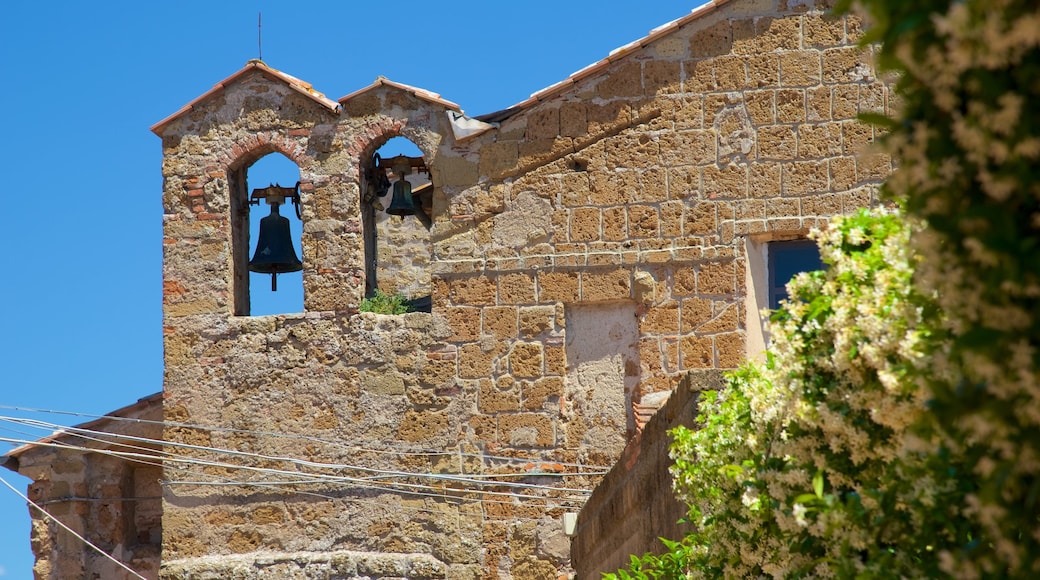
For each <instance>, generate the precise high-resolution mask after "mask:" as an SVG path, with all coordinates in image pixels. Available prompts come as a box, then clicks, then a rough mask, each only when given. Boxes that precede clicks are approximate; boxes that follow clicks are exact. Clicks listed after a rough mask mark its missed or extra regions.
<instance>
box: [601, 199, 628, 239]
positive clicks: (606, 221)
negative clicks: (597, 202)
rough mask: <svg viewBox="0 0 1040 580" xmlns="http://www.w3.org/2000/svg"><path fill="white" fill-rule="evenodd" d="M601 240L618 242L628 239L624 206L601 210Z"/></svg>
mask: <svg viewBox="0 0 1040 580" xmlns="http://www.w3.org/2000/svg"><path fill="white" fill-rule="evenodd" d="M603 239H604V240H606V241H609V242H620V241H623V240H627V239H628V221H627V212H626V211H625V206H623V205H621V206H616V207H608V208H607V209H604V210H603Z"/></svg>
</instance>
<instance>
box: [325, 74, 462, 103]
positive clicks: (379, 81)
mask: <svg viewBox="0 0 1040 580" xmlns="http://www.w3.org/2000/svg"><path fill="white" fill-rule="evenodd" d="M383 86H386V87H393V88H396V89H400V90H402V91H406V92H409V93H411V94H413V95H415V96H416V97H418V98H420V99H423V100H425V101H429V102H431V103H436V104H438V105H443V106H445V107H447V108H449V109H454V110H456V111H461V110H462V108H461V107H460V106H459V105H458V104H456V103H453V102H451V101H449V100H446V99H444V98H442V97H441V96H440V94H439V93H435V92H433V91H428V90H426V89H421V88H419V87H413V86H412V85H406V84H404V83H399V82H396V81H392V80H390V79H388V78H386V77H384V76H382V75H380V76H378V77H376V80H375V82H373V83H372V84H370V85H368V86H367V87H363V88H360V89H358V90H356V91H354V92H352V93H350V94H349V95H346V96H345V97H342V98H340V99H339V104H341V105H342V104H344V103H346V102H347V101H349V100H350V99H353V98H354V97H356V96H358V95H360V94H362V93H366V92H368V91H371V90H373V89H377V88H379V87H383Z"/></svg>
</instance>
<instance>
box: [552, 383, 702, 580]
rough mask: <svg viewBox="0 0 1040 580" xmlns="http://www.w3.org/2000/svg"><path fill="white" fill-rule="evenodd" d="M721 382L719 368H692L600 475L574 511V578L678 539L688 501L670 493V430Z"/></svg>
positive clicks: (586, 579) (582, 579) (583, 579)
mask: <svg viewBox="0 0 1040 580" xmlns="http://www.w3.org/2000/svg"><path fill="white" fill-rule="evenodd" d="M721 386H722V372H720V371H717V370H698V371H691V372H689V373H688V374H687V375H686V376H685V377H683V379H682V381H681V382H680V383H679V386H678V387H676V389H675V391H674V392H673V393H672V395H671V397H669V399H668V402H666V403H665V404H664V405H663V406H662V407H661V409H660V410H659V411H658V412H657V413H656V414H655V415H654V416H653V418H651V419H650V420H649V421H648V422H647V424H646V427H645V428H643V430H642V432H641V433H640V435H639V436H638V437H636V438H635V439H633V440H632V441H631V442H630V443H629V445H628V446H627V447H626V448H625V452H624V454H623V455H622V457H621V460H620V461H618V463H617V464H616V465H615V466H614V468H613V469H611V470H610V473H608V474H607V475H606V477H604V478H603V482H602V483H601V484H600V485H599V487H597V488H596V491H595V492H593V494H592V496H591V497H590V498H589V501H588V503H586V504H585V507H584V508H582V510H581V513H580V514H579V515H578V526H577V530H576V535H575V537H574V538H573V540H572V541H571V563H572V565H573V566H574V570H575V571H576V572H577V579H578V580H592V579H596V578H599V577H600V573H602V572H612V571H614V570H617V569H618V568H620V567H621V566H624V565H626V564H628V562H629V555H631V554H643V553H646V552H651V551H652V552H658V553H659V552H660V551H661V550H662V549H663V545H662V544H661V542H660V541H659V540H658V538H660V537H665V538H671V539H675V538H680V537H682V536H683V535H684V534H685V533H686V532H687V531H688V529H689V528H688V526H686V525H683V524H679V523H678V522H679V519H680V518H682V517H684V516H685V515H686V505H685V504H683V503H682V502H680V501H678V500H677V499H675V496H674V494H673V493H672V477H671V475H670V474H669V473H668V467H669V466H670V465H671V464H672V461H671V459H670V458H669V457H668V446H669V444H670V443H671V441H672V439H671V437H670V436H669V435H668V430H669V429H671V428H673V427H676V426H678V425H690V424H692V423H693V420H694V418H695V417H696V414H697V413H696V411H697V400H698V394H699V393H700V392H701V391H703V390H714V389H718V388H720V387H721Z"/></svg>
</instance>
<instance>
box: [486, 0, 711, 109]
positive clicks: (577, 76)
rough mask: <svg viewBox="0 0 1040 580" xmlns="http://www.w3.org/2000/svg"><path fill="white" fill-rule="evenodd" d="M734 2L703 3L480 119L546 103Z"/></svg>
mask: <svg viewBox="0 0 1040 580" xmlns="http://www.w3.org/2000/svg"><path fill="white" fill-rule="evenodd" d="M730 1H731V0H709V1H708V2H705V3H704V4H701V5H700V6H698V7H696V8H694V9H693V10H692V11H691V12H690V13H689V14H687V15H685V16H680V17H679V18H676V19H675V20H672V21H671V22H666V23H664V24H662V25H660V26H658V27H656V28H654V29H652V30H651V31H650V33H649V34H647V35H646V36H644V37H642V38H639V39H636V40H633V41H632V42H629V43H628V44H625V45H622V46H619V47H617V48H615V49H614V50H612V51H610V52H609V53H608V54H607V56H606V58H603V59H600V60H598V61H596V62H594V63H592V64H590V65H588V66H586V67H584V68H582V69H580V70H578V71H576V72H574V73H571V74H570V75H569V76H568V77H567V78H565V79H563V80H562V81H559V82H557V83H554V84H552V85H549V86H548V87H545V88H544V89H542V90H540V91H536V92H534V93H532V94H531V96H530V97H528V98H527V99H525V100H523V101H520V102H519V103H516V104H515V105H512V106H511V107H507V108H505V109H502V110H501V111H496V112H493V113H487V114H484V115H478V116H477V117H476V118H477V119H479V120H481V121H488V122H494V121H498V120H503V119H506V118H508V117H510V116H512V115H513V114H515V113H517V112H519V111H520V110H522V109H525V108H527V107H529V106H531V105H534V104H535V103H538V102H539V101H543V100H545V99H546V98H548V97H552V96H555V95H557V94H559V93H561V92H563V91H564V90H566V89H568V88H570V87H571V86H573V85H576V84H577V83H579V82H580V81H583V80H585V79H586V78H588V77H590V76H592V75H594V74H596V73H598V72H600V71H602V70H603V69H605V68H606V67H608V66H610V65H611V64H613V63H615V62H617V61H618V60H621V59H622V58H624V57H626V56H628V55H629V54H632V53H633V52H635V51H637V50H639V49H641V48H644V47H646V46H648V45H649V44H651V43H653V42H656V41H657V40H659V39H661V38H663V37H665V36H667V35H669V34H671V33H672V32H673V31H675V30H676V29H678V28H679V27H681V26H684V25H686V24H688V23H690V22H692V21H694V20H696V19H698V18H700V17H702V16H706V15H707V14H710V13H712V12H714V11H715V9H716V8H718V7H719V6H722V5H723V4H728V3H729V2H730Z"/></svg>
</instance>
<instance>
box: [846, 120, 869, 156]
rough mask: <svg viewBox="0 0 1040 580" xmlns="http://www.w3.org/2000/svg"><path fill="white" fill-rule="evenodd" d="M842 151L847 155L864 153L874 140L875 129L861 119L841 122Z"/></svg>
mask: <svg viewBox="0 0 1040 580" xmlns="http://www.w3.org/2000/svg"><path fill="white" fill-rule="evenodd" d="M841 141H842V153H844V154H845V155H860V154H863V153H864V152H865V151H866V149H867V145H868V144H869V143H871V142H872V141H873V131H872V130H871V128H870V126H869V125H865V124H863V123H860V122H859V121H845V122H843V123H842V124H841Z"/></svg>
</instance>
